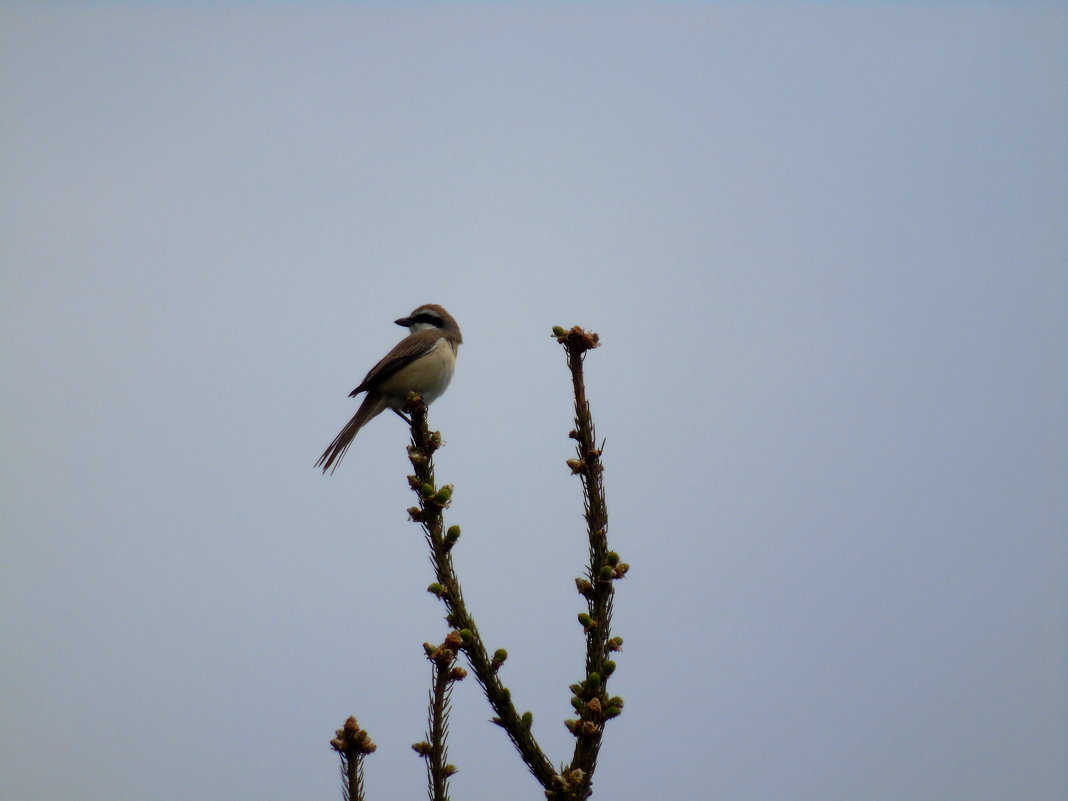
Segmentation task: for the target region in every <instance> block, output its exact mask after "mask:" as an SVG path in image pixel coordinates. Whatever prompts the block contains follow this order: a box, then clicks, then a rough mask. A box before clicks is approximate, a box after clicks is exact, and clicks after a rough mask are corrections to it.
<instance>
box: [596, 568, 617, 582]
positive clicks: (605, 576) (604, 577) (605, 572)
mask: <svg viewBox="0 0 1068 801" xmlns="http://www.w3.org/2000/svg"><path fill="white" fill-rule="evenodd" d="M614 574H615V571H614V570H613V569H612V566H611V565H601V569H600V570H599V571H598V572H597V578H599V579H600V580H601V581H609V580H610V579H611V578H612V576H613V575H614Z"/></svg>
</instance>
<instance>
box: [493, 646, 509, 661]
mask: <svg viewBox="0 0 1068 801" xmlns="http://www.w3.org/2000/svg"><path fill="white" fill-rule="evenodd" d="M506 659H508V652H507V651H506V650H504V649H503V648H498V649H497V650H496V651H494V652H493V661H494V662H499V663H501V664H503V663H504V661H505V660H506Z"/></svg>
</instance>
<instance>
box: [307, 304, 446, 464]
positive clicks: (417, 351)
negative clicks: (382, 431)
mask: <svg viewBox="0 0 1068 801" xmlns="http://www.w3.org/2000/svg"><path fill="white" fill-rule="evenodd" d="M394 322H395V323H396V324H397V325H401V326H404V327H406V328H407V329H408V331H409V333H408V336H406V337H405V338H404V339H402V340H401V341H400V342H398V343H397V344H396V346H395V347H394V348H393V350H391V351H390V352H389V353H387V354H386V355H385V356H384V357H383V358H382V360H381V361H379V362H378V364H376V365H375V366H374V367H372V368H371V370H370V371H369V372H368V373H367V375H366V376H364V379H363V381H361V382H360V385H359V386H358V387H356V389H354V390H352V392H350V393H349V397H350V398H355V397H356V396H357V395H359V394H360V393H361V392H366V393H367V395H366V397H364V399H363V402H362V403H361V404H360V408H359V409H357V410H356V414H354V415H353V416H352V419H351V420H349V422H348V423H346V424H345V427H344V428H342V429H341V433H339V434H338V435H337V436H336V437H334V441H333V442H331V443H330V445H329V446H328V447H327V449H326V450H325V451H323V455H322V456H320V457H319V461H318V462H316V463H315V466H316V467H321V468H322V469H323V473H324V474H325V473H326V471H327V470H330V472H331V473H332V472H333V471H334V470H337V467H338V465H339V464H341V459H342V457H344V455H345V451H347V450H348V449H349V445H351V444H352V440H353V439H355V437H356V434H357V433H358V432H359V430H360V429H361V428H363V427H364V426H365V425H366V424H367V423H368V421H370V420H371V419H372V418H373V417H376V416H377V415H379V414H381V413H382V412H384V411H385V410H386V409H392V410H393V411H395V412H396V413H397V414H399V415H400V416H401V417H404V415H403V414H402V412H401V409H402V408H403V407H404V404H405V403H406V402H407V399H408V395H409V393H411V392H416V393H418V394H419V395H420V396H421V397H422V399H423V403H425V404H427V405H430V404H431V403H433V402H434V401H435V400H437V399H438V398H440V397H441V395H442V393H444V392H445V390H446V388H447V387H448V386H449V382H450V381H451V380H452V373H453V369H454V367H455V366H456V354H457V351H459V349H460V343H462V342H463V341H464V340H463V337H462V336H461V335H460V326H458V325H457V324H456V320H454V319H453V317H452V315H451V314H449V313H448V312H447V311H445V309H443V308H442V307H441V306H439V305H437V304H436V303H427V304H424V305H423V306H419V307H417V308H416V309H415V310H414V311H413V312H412V313H411V314H409V315H408V316H407V317H401V318H400V319H399V320H394ZM404 419H406V420H407V418H404Z"/></svg>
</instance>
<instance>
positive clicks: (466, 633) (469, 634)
mask: <svg viewBox="0 0 1068 801" xmlns="http://www.w3.org/2000/svg"><path fill="white" fill-rule="evenodd" d="M474 638H475V633H474V632H473V631H471V629H460V639H461V640H463V641H464V642H471V640H473V639H474Z"/></svg>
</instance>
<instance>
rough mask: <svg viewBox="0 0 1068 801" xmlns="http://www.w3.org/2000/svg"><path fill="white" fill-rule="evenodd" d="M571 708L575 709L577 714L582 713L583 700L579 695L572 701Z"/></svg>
mask: <svg viewBox="0 0 1068 801" xmlns="http://www.w3.org/2000/svg"><path fill="white" fill-rule="evenodd" d="M571 706H573V707H575V711H576V712H581V711H582V706H583V704H582V699H581V698H579V697H578V696H577V695H576V696H574V697H573V698H572V699H571Z"/></svg>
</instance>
